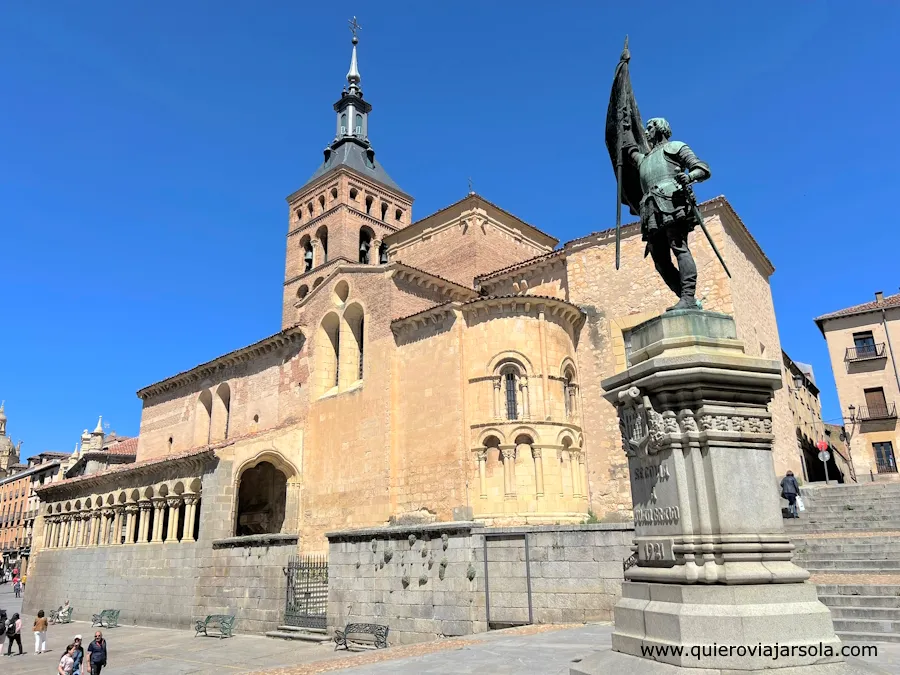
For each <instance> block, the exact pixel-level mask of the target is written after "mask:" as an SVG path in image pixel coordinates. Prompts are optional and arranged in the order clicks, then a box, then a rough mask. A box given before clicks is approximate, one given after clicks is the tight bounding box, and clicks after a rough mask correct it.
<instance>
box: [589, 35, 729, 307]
mask: <svg viewBox="0 0 900 675" xmlns="http://www.w3.org/2000/svg"><path fill="white" fill-rule="evenodd" d="M630 59H631V55H630V53H629V51H628V39H627V38H626V39H625V50H624V51H623V52H622V57H621V59H620V61H619V65H618V67H617V68H616V75H615V78H614V80H613V87H612V94H611V95H610V100H609V109H608V111H607V117H606V145H607V147H608V149H609V153H610V158H611V159H612V162H613V167H614V168H615V171H616V183H617V192H618V194H617V199H616V210H617V215H616V269H618V268H619V249H620V239H619V236H620V235H619V231H620V228H621V205H622V204H625V205H627V206H628V207H629V208H630V209H631V213H632V214H634V215H640V217H641V238H642V239H643V240H644V241H646V242H647V247H646V249H645V252H644V255H645V256H646V255H647V254H649V255H650V256H651V257H652V258H653V263H654V265H655V266H656V271H657V272H659V275H660V276H661V277H662V279H663V281H665V282H666V285H667V286H668V287H669V288H670V289H671V290H672V292H673V293H674V294H675V295H677V296H678V298H679V300H678V303H677V304H676V305H674V306H672V307H670V308H669V309H670V310H672V309H698V308H699V305H698V303H697V300H696V298H695V292H696V288H697V265H696V264H695V263H694V256H693V255H691V251H690V248H689V247H688V234H689V233H690V232H691V230H693V229H694V228H695V227H697V226H698V225H699V226H700V228H701V229H702V230H703V233H704V234H705V235H706V237H707V239H709V243H710V245H711V246H712V248H713V251H715V253H716V256H718V258H719V261H720V262H721V263H722V266H723V267H725V272H726V273H728V275H729V276H731V274H730V273H729V272H728V267H727V266H726V265H725V261H724V260H723V259H722V256H721V254H720V253H719V251H718V249H717V248H716V246H715V244H714V243H713V241H712V238H711V237H710V236H709V233H708V232H707V231H706V227H705V226H704V224H703V218H702V216H701V215H700V209H699V208H697V200H696V199H695V197H694V192H693V190H692V189H691V185H692V184H693V183H699V182H701V181H704V180H706V179H707V178H709V176H710V171H709V166H707V165H706V164H705V163H703V162H701V161H700V160H699V159H697V156H696V155H695V154H694V152H693V151H692V150H691V149H690V147H688V145H687V144H685V143H682V142H681V141H672V140H670V139H671V137H672V129H671V127H670V126H669V123H668V122H667V121H666V120H665V119H663V118H661V117H654V118H653V119H651V120H650V121H649V122H648V123H647V130H646V133H645V132H644V129H643V123H642V122H641V114H640V112H639V111H638V108H637V102H636V101H635V99H634V92H633V91H632V89H631V79H630V77H629V74H628V61H629V60H630ZM673 255H674V256H675V260H676V261H677V262H678V267H677V268H676V267H675V265H674V264H673V263H672V256H673Z"/></svg>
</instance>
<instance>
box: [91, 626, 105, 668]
mask: <svg viewBox="0 0 900 675" xmlns="http://www.w3.org/2000/svg"><path fill="white" fill-rule="evenodd" d="M88 654H89V658H88V660H87V672H89V673H90V674H91V675H100V671H101V670H102V669H103V667H104V666H106V640H104V639H103V633H101V632H100V631H99V630H98V631H97V632H96V633H94V641H93V642H92V643H91V644H89V645H88Z"/></svg>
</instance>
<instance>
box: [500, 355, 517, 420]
mask: <svg viewBox="0 0 900 675" xmlns="http://www.w3.org/2000/svg"><path fill="white" fill-rule="evenodd" d="M503 384H504V386H505V387H506V419H508V420H517V419H519V405H518V396H517V393H518V392H517V391H516V390H517V389H518V384H519V373H518V372H517V371H516V370H515V368H507V369H506V370H504V371H503Z"/></svg>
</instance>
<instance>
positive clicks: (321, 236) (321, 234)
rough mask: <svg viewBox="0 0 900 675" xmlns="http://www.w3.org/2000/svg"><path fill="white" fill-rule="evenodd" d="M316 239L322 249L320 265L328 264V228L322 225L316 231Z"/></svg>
mask: <svg viewBox="0 0 900 675" xmlns="http://www.w3.org/2000/svg"><path fill="white" fill-rule="evenodd" d="M316 239H318V240H319V246H321V247H322V263H327V262H328V228H327V227H325V226H324V225H323V226H322V227H320V228H319V229H318V230H316Z"/></svg>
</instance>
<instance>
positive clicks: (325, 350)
mask: <svg viewBox="0 0 900 675" xmlns="http://www.w3.org/2000/svg"><path fill="white" fill-rule="evenodd" d="M340 329H341V322H340V320H339V319H338V316H337V314H335V313H334V312H329V313H328V314H326V315H325V318H324V319H322V323H321V325H320V326H319V331H318V335H317V337H316V354H315V359H316V364H315V370H314V372H316V373H317V380H318V382H319V386H318V388H319V392H318V395H319V396H321V395H323V394H326V393H328V392H329V391H330V390H331V389H332V388H334V387H336V386H337V384H338V378H339V377H340V356H341V348H340V347H341V344H340V339H341V338H340Z"/></svg>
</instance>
